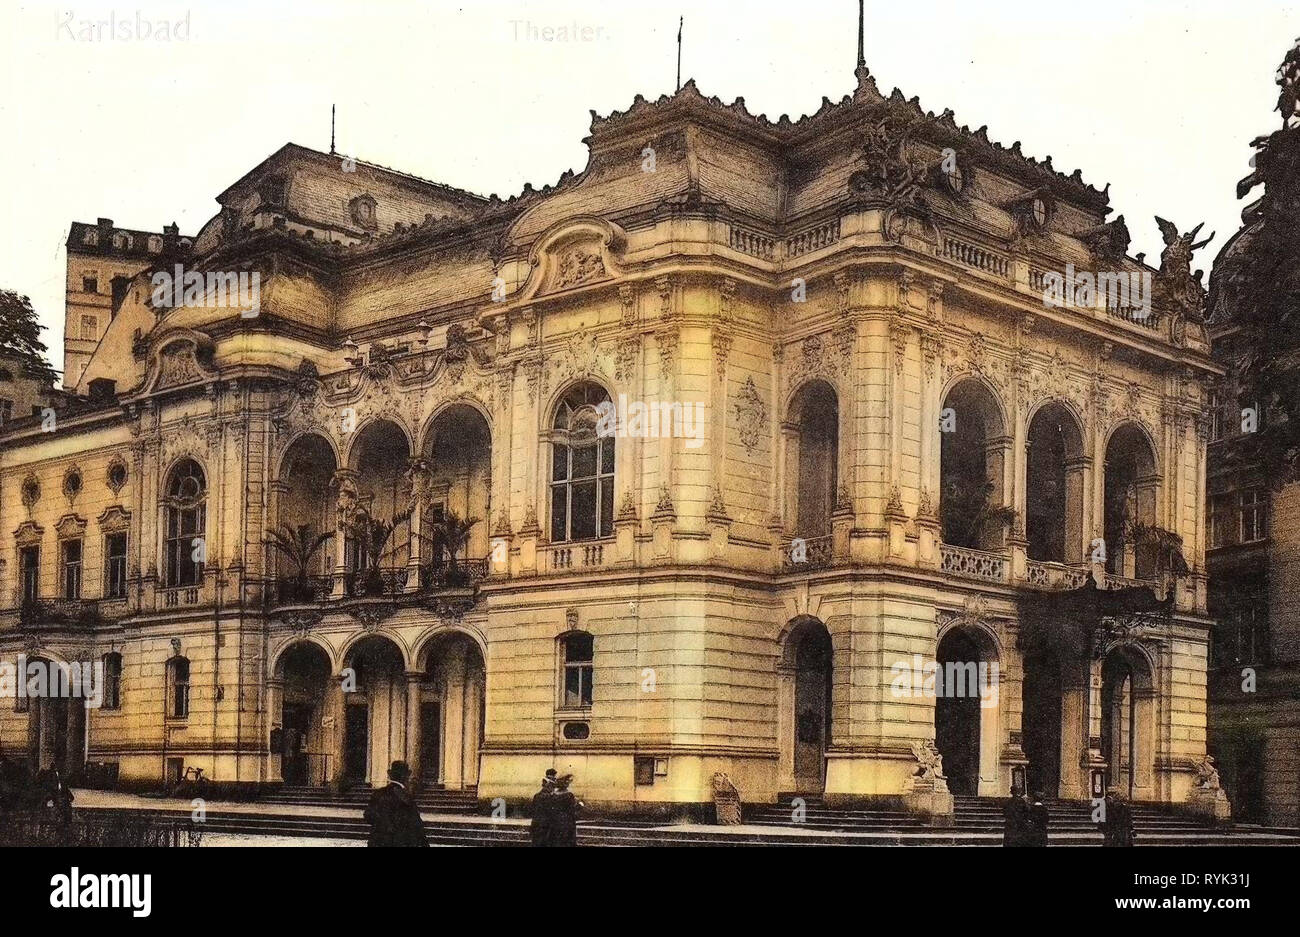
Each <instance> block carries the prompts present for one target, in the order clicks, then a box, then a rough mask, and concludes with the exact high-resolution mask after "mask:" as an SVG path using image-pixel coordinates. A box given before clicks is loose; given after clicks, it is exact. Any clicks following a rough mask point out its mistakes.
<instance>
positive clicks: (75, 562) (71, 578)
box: [60, 540, 81, 599]
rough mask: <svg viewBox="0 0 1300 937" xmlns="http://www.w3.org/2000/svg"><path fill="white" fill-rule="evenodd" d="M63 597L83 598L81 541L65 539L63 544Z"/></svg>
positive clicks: (61, 576)
mask: <svg viewBox="0 0 1300 937" xmlns="http://www.w3.org/2000/svg"><path fill="white" fill-rule="evenodd" d="M61 549H62V553H63V555H62V559H61V562H62V566H63V569H62V572H61V575H60V578H61V580H62V583H63V597H64V598H65V599H79V598H81V541H80V540H65V541H64V542H63V545H62V548H61Z"/></svg>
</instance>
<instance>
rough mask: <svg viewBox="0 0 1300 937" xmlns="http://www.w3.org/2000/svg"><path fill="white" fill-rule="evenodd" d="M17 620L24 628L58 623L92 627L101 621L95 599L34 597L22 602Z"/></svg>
mask: <svg viewBox="0 0 1300 937" xmlns="http://www.w3.org/2000/svg"><path fill="white" fill-rule="evenodd" d="M18 618H19V621H20V622H21V623H22V625H23V626H24V627H26V628H54V627H58V626H60V625H74V626H78V627H85V628H89V627H94V626H95V625H97V624H99V623H100V622H101V620H102V619H101V617H100V614H99V602H98V601H96V600H95V599H36V600H28V601H25V602H23V603H22V606H21V607H20V609H19V613H18Z"/></svg>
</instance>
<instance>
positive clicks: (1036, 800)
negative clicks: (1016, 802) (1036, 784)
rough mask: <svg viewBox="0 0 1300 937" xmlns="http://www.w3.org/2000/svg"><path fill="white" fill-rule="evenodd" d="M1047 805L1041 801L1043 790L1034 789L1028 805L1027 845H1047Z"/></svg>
mask: <svg viewBox="0 0 1300 937" xmlns="http://www.w3.org/2000/svg"><path fill="white" fill-rule="evenodd" d="M1048 820H1049V817H1048V813H1047V805H1046V804H1044V803H1043V792H1042V791H1034V797H1033V803H1032V804H1030V805H1029V845H1030V846H1046V845H1047V825H1048Z"/></svg>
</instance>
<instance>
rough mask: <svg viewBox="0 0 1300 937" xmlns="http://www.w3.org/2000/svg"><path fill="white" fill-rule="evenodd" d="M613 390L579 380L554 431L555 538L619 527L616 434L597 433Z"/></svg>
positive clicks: (573, 537)
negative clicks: (600, 410) (600, 409)
mask: <svg viewBox="0 0 1300 937" xmlns="http://www.w3.org/2000/svg"><path fill="white" fill-rule="evenodd" d="M608 402H609V394H607V393H606V392H605V391H604V389H603V388H601V387H598V386H596V385H595V384H579V385H578V386H576V387H574V388H573V389H572V390H570V391H569V392H568V393H567V394H565V395H564V399H563V400H561V401H560V406H559V408H558V409H557V410H556V412H555V422H554V424H553V425H552V430H553V431H552V434H551V540H552V541H553V542H557V543H558V542H561V541H565V540H593V539H596V538H598V537H608V536H610V535H612V534H613V532H614V437H613V436H597V435H596V425H597V421H598V419H599V414H598V412H597V409H596V408H597V407H598V406H599V405H600V404H602V403H608Z"/></svg>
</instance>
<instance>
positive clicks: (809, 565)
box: [781, 535, 833, 572]
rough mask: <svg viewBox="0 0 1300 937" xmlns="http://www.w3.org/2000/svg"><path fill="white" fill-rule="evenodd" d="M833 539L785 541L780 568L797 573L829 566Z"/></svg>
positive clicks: (803, 538) (800, 538) (807, 538)
mask: <svg viewBox="0 0 1300 937" xmlns="http://www.w3.org/2000/svg"><path fill="white" fill-rule="evenodd" d="M832 540H833V538H832V537H830V536H829V535H826V536H822V537H794V538H792V539H790V540H787V541H785V554H784V557H783V559H782V563H781V565H782V568H783V569H785V570H786V571H787V572H799V571H800V570H806V569H825V568H826V567H827V566H830V565H831V550H832V546H831V545H832Z"/></svg>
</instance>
